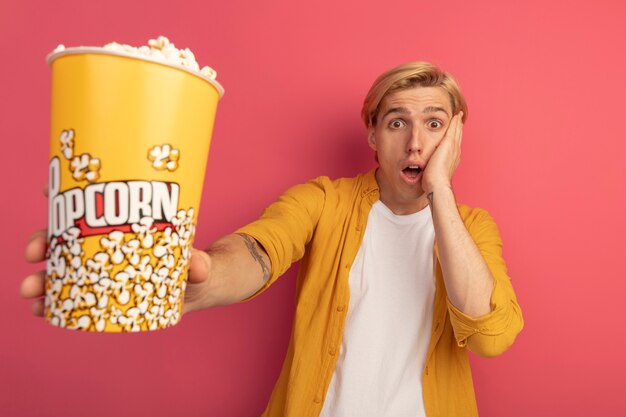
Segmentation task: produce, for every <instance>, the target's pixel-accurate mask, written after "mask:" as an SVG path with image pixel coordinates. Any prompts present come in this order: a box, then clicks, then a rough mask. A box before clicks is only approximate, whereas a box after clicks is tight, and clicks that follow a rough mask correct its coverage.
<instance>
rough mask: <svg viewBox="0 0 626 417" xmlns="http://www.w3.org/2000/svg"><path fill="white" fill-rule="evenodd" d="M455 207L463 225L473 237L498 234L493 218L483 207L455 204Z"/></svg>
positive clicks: (495, 235)
mask: <svg viewBox="0 0 626 417" xmlns="http://www.w3.org/2000/svg"><path fill="white" fill-rule="evenodd" d="M457 209H458V211H459V214H460V216H461V219H463V223H464V224H465V227H466V228H467V230H468V231H469V232H470V234H471V235H472V236H473V237H474V238H475V239H476V238H477V237H479V236H483V237H485V236H493V237H498V236H499V232H498V226H497V225H496V222H495V220H494V219H493V217H492V216H491V214H489V212H488V211H487V210H485V209H484V208H480V207H470V206H468V205H466V204H457Z"/></svg>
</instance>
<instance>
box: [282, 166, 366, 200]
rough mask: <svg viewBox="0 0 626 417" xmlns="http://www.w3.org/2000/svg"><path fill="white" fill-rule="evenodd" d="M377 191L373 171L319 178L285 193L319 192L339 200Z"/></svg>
mask: <svg viewBox="0 0 626 417" xmlns="http://www.w3.org/2000/svg"><path fill="white" fill-rule="evenodd" d="M377 189H378V185H377V183H376V178H375V176H374V171H370V172H366V173H362V174H358V175H355V176H354V177H340V178H331V177H328V176H320V177H317V178H313V179H311V180H309V181H307V182H305V183H304V184H298V185H295V186H293V187H291V188H290V189H289V190H288V191H287V193H297V194H307V193H320V192H321V193H322V194H324V195H326V196H337V197H339V198H341V197H342V196H346V195H351V194H353V193H362V192H367V191H371V190H377Z"/></svg>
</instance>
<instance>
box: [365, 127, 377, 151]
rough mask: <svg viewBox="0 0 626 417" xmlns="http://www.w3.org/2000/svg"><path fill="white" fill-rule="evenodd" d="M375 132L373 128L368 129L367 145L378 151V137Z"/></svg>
mask: <svg viewBox="0 0 626 417" xmlns="http://www.w3.org/2000/svg"><path fill="white" fill-rule="evenodd" d="M374 131H375V129H374V128H373V127H370V128H369V129H367V143H368V144H369V145H370V148H372V149H373V150H376V136H375V134H374Z"/></svg>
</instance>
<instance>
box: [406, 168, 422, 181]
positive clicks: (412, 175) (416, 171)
mask: <svg viewBox="0 0 626 417" xmlns="http://www.w3.org/2000/svg"><path fill="white" fill-rule="evenodd" d="M402 172H403V173H404V175H405V176H406V177H407V178H409V179H412V180H414V179H417V177H418V176H419V175H420V174H421V173H422V168H421V167H419V166H417V165H411V166H408V167H406V168H404V169H403V170H402Z"/></svg>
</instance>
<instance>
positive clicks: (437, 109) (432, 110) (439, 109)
mask: <svg viewBox="0 0 626 417" xmlns="http://www.w3.org/2000/svg"><path fill="white" fill-rule="evenodd" d="M437 112H443V113H445V114H446V116H449V114H448V112H447V111H446V109H444V108H443V107H435V106H429V107H426V108H425V109H424V110H422V113H437Z"/></svg>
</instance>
